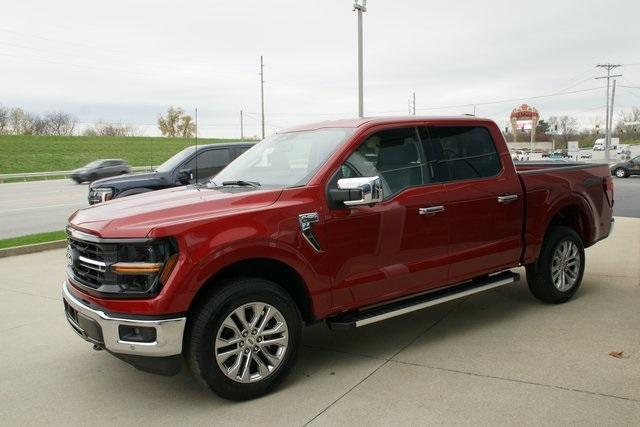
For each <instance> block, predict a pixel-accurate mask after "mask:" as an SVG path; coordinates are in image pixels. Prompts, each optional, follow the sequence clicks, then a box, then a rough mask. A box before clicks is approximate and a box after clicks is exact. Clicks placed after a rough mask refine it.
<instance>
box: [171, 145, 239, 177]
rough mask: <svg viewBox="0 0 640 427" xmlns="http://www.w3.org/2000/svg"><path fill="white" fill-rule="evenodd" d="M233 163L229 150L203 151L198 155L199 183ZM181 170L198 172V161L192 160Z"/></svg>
mask: <svg viewBox="0 0 640 427" xmlns="http://www.w3.org/2000/svg"><path fill="white" fill-rule="evenodd" d="M230 162H231V155H230V154H229V149H228V148H217V149H214V150H207V151H201V152H200V153H198V176H197V179H198V181H201V180H204V179H207V178H209V177H211V176H213V175H215V174H217V173H218V172H220V171H221V170H222V169H223V168H224V167H225V166H227V165H228V164H229V163H230ZM180 169H191V170H192V171H193V172H194V173H195V172H196V171H195V169H196V159H195V158H192V159H191V160H189V161H188V162H187V163H185V164H184V165H182V166H180V168H179V169H178V170H180Z"/></svg>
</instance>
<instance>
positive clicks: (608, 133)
mask: <svg viewBox="0 0 640 427" xmlns="http://www.w3.org/2000/svg"><path fill="white" fill-rule="evenodd" d="M621 66H622V65H620V64H598V65H596V68H604V69H605V70H607V75H606V76H601V77H596V80H599V79H607V107H606V108H607V109H606V118H605V125H606V129H605V139H604V147H605V148H604V159H605V161H606V162H607V163H609V145H610V144H611V130H610V128H609V124H610V123H609V80H610V79H612V78H614V77H622V74H616V75H613V76H612V75H611V70H613V69H614V68H618V67H621Z"/></svg>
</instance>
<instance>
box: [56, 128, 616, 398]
mask: <svg viewBox="0 0 640 427" xmlns="http://www.w3.org/2000/svg"><path fill="white" fill-rule="evenodd" d="M613 196H614V194H613V180H612V178H611V176H610V173H609V168H608V165H599V164H581V163H556V162H527V163H524V164H521V165H518V166H517V167H516V166H515V165H514V163H513V162H512V160H511V157H510V155H509V151H508V149H507V144H506V142H505V140H504V138H503V136H502V134H501V132H500V129H499V128H498V126H497V125H496V124H495V123H494V122H493V121H491V120H486V119H480V118H476V117H448V118H435V117H414V116H412V117H396V118H363V119H354V120H341V121H331V122H323V123H317V124H310V125H305V126H299V127H296V128H292V129H288V130H285V131H282V132H280V133H278V134H275V135H273V136H271V137H269V138H267V139H265V140H263V141H262V142H260V143H258V144H257V145H255V146H254V147H252V148H251V149H249V150H248V151H247V152H245V153H244V154H242V155H241V156H240V157H238V158H237V159H236V160H235V161H233V162H232V163H231V164H230V165H229V166H227V167H226V168H225V169H224V170H222V171H221V172H220V173H218V174H217V175H216V176H214V177H213V178H212V179H211V180H210V181H209V182H207V183H203V184H198V185H190V186H185V187H178V188H171V189H166V190H161V191H156V192H153V193H147V194H141V195H135V196H131V197H126V198H123V199H116V200H112V201H108V202H106V203H100V204H98V205H95V206H93V207H89V208H85V209H81V210H79V211H77V212H76V213H74V214H73V215H72V216H71V217H70V219H69V225H68V228H67V232H68V237H69V250H68V258H67V262H68V269H67V275H68V277H67V279H66V281H65V282H64V283H63V297H64V306H65V312H66V317H67V319H68V321H69V323H70V325H71V326H72V328H73V329H74V330H75V331H76V332H77V333H78V334H79V335H81V336H82V337H83V338H84V339H86V340H87V341H89V342H91V343H92V344H93V345H94V348H95V349H98V350H99V349H105V350H107V351H109V352H110V353H112V354H113V355H115V356H117V357H119V358H121V359H122V360H125V361H127V362H129V363H130V364H132V365H134V366H136V367H137V368H139V369H142V370H145V371H149V372H154V373H161V374H166V375H171V374H175V373H177V372H178V371H179V369H180V367H181V366H182V362H183V361H186V364H187V365H188V366H189V368H190V370H191V371H192V373H193V375H194V377H195V378H196V379H197V380H199V381H200V382H201V383H203V384H204V385H206V386H208V387H210V388H211V389H212V390H213V391H214V392H216V393H217V394H219V395H220V396H223V397H225V398H228V399H234V400H242V399H250V398H254V397H257V396H260V395H263V394H265V393H267V392H268V391H270V390H271V389H272V388H273V387H274V386H276V385H277V384H278V383H279V382H280V381H282V379H283V378H284V377H285V376H286V374H287V373H288V372H289V371H290V369H291V367H292V366H293V363H294V361H295V359H296V357H297V355H298V350H299V348H300V345H301V330H302V327H303V325H305V324H311V323H315V322H320V321H324V322H326V323H327V324H328V325H329V327H331V328H332V329H335V330H336V331H339V330H340V329H344V328H358V327H365V326H366V327H372V328H373V327H375V326H369V325H374V324H375V323H377V322H380V321H383V320H385V319H388V318H391V317H394V316H399V315H402V314H405V313H408V312H412V311H415V310H419V309H425V308H427V307H430V306H433V305H435V304H439V303H443V302H446V301H451V300H454V299H456V298H460V297H464V296H468V295H471V294H474V293H477V292H482V291H485V290H488V289H492V288H496V287H498V286H504V285H507V284H510V283H513V282H515V281H518V280H519V275H518V274H517V273H516V272H513V271H512V270H511V269H514V268H517V267H520V266H525V267H526V276H527V284H528V287H529V289H530V290H531V292H532V293H533V295H534V296H535V297H537V298H538V299H540V300H542V301H544V302H547V303H563V302H566V301H568V300H569V299H570V298H571V297H572V296H573V295H574V294H575V293H576V291H577V290H578V288H579V287H580V284H581V281H582V276H583V272H584V268H585V262H586V259H585V253H584V248H586V247H588V246H591V245H594V244H595V243H596V242H598V241H599V240H601V239H604V238H606V237H607V236H608V235H609V234H610V232H611V230H612V225H613V218H612V206H613V201H614V200H613ZM336 333H339V332H336Z"/></svg>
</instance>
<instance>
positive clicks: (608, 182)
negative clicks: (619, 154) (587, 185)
mask: <svg viewBox="0 0 640 427" xmlns="http://www.w3.org/2000/svg"><path fill="white" fill-rule="evenodd" d="M602 189H603V190H604V194H606V195H607V201H608V202H609V206H613V178H611V175H608V176H605V177H604V178H602Z"/></svg>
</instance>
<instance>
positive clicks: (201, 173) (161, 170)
mask: <svg viewBox="0 0 640 427" xmlns="http://www.w3.org/2000/svg"><path fill="white" fill-rule="evenodd" d="M253 145H254V143H252V142H236V143H226V144H208V145H198V147H197V157H198V158H197V160H198V161H197V164H198V176H197V177H196V176H195V174H196V147H195V146H191V147H187V148H185V149H184V150H182V151H180V152H179V153H177V154H176V155H174V156H173V157H171V158H170V159H169V160H167V161H166V162H164V163H163V164H161V165H160V166H158V167H157V168H156V169H154V170H153V171H151V172H149V173H141V174H132V175H124V176H119V177H115V178H107V179H101V180H99V181H95V182H93V183H92V184H91V185H90V186H89V204H90V205H94V204H96V203H100V202H104V201H107V200H111V199H115V198H119V197H125V196H131V195H133V194H140V193H146V192H148V191H155V190H162V189H163V188H169V187H177V186H180V185H187V184H193V183H194V182H195V181H196V179H197V180H198V181H204V180H206V179H207V178H209V177H211V176H213V175H215V174H217V173H218V172H220V171H221V170H222V169H224V167H225V166H227V165H228V164H229V163H231V161H232V160H233V159H235V158H236V157H238V156H239V155H240V154H242V153H244V152H245V151H247V150H248V149H249V148H251V147H252V146H253Z"/></svg>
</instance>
